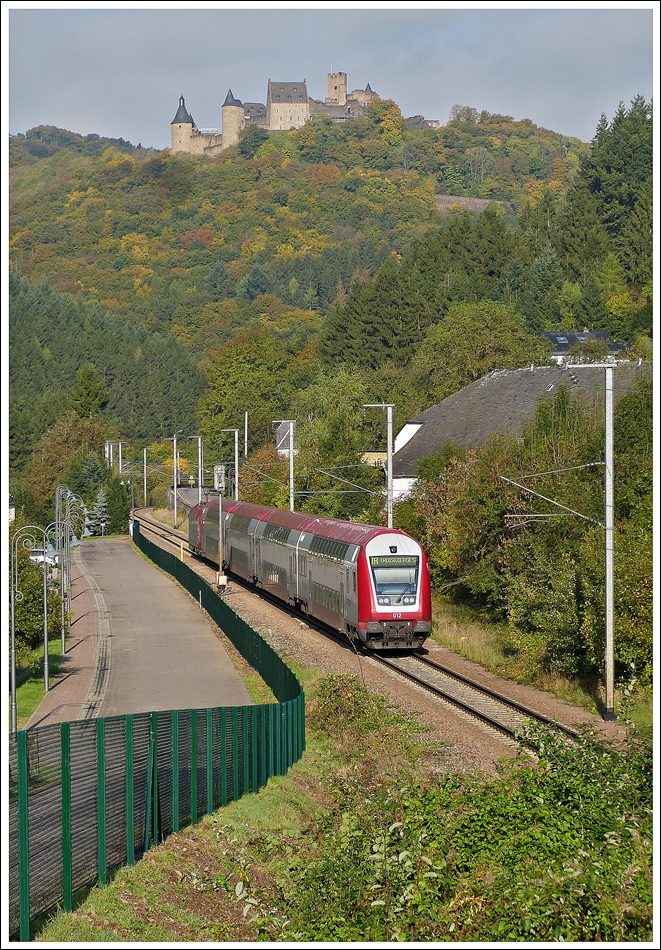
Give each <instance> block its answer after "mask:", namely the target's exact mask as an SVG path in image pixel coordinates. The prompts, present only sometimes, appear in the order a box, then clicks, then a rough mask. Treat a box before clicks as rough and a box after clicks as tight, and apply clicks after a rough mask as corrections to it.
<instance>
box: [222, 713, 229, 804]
mask: <svg viewBox="0 0 661 950" xmlns="http://www.w3.org/2000/svg"><path fill="white" fill-rule="evenodd" d="M220 736H221V740H220V803H221V805H223V806H224V805H226V804H227V710H226V709H225V707H223V708H222V709H221V710H220Z"/></svg>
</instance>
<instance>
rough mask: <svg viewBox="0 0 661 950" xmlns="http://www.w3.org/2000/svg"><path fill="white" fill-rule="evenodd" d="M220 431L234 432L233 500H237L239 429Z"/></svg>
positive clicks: (223, 430)
mask: <svg viewBox="0 0 661 950" xmlns="http://www.w3.org/2000/svg"><path fill="white" fill-rule="evenodd" d="M220 431H221V432H233V433H234V500H235V501H238V500H239V430H238V429H221V430H220Z"/></svg>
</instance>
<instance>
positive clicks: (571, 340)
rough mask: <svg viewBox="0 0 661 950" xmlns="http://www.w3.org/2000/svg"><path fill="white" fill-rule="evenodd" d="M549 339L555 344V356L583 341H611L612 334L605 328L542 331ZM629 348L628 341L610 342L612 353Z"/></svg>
mask: <svg viewBox="0 0 661 950" xmlns="http://www.w3.org/2000/svg"><path fill="white" fill-rule="evenodd" d="M540 335H541V336H545V337H546V339H547V340H550V341H551V343H552V344H553V346H554V350H553V356H564V355H565V353H568V352H569V348H570V347H571V346H577V345H580V344H581V343H589V342H590V341H591V340H606V341H610V336H609V335H608V333H606V331H605V330H583V331H582V332H580V333H565V332H562V333H546V332H545V333H542V334H540ZM628 348H629V344H628V343H617V342H615V341H614V340H613V341H611V342H610V346H609V351H610V352H611V353H621V352H622V351H623V350H627V349H628Z"/></svg>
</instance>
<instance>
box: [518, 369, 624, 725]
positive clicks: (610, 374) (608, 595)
mask: <svg viewBox="0 0 661 950" xmlns="http://www.w3.org/2000/svg"><path fill="white" fill-rule="evenodd" d="M590 365H591V366H592V367H593V368H594V369H597V368H603V370H604V373H605V375H604V461H603V462H588V463H587V464H585V465H576V466H573V468H590V467H591V466H593V465H603V466H604V522H603V524H602V523H601V521H596V520H595V519H594V518H590V517H588V516H587V515H584V514H581V512H580V511H575V510H574V509H573V508H569V507H567V505H561V504H560V503H559V502H557V501H554V500H553V499H552V498H548V497H547V496H546V495H542V494H540V493H539V492H535V491H533V490H532V489H530V488H527V487H526V486H525V485H521V484H520V482H515V481H513V479H511V478H505V476H504V475H501V476H500V478H501V479H502V481H504V482H509V484H510V485H514V486H515V487H516V488H520V489H521V490H522V491H525V492H528V494H530V495H534V496H535V497H537V498H541V499H542V501H546V502H549V503H550V504H552V505H554V506H555V507H556V508H561V509H563V512H567V514H564V513H563V514H555V515H553V514H549V513H544V512H541V513H539V512H538V513H535V514H531V515H505V517H506V518H507V519H513V520H515V521H516V522H517V524H516V525H514V527H517V526H520V525H521V519H522V518H525V519H527V522H530V521H548V519H549V518H553V517H556V518H561V517H565V518H566V517H569V516H575V517H578V518H584V519H585V520H586V521H591V522H592V523H593V524H597V525H599V527H600V528H603V529H604V542H605V543H604V626H605V649H604V681H605V683H604V685H605V691H606V702H605V710H604V715H603V719H604V721H605V722H613V721H614V720H615V636H614V584H615V582H614V573H615V545H614V514H613V508H614V504H613V501H614V471H615V469H614V447H613V446H614V437H613V382H614V373H615V366H614V365H613V364H612V363H596V364H595V363H592V364H590ZM570 470H571V469H559V470H558V471H557V472H537V473H535V474H534V475H521V476H519V477H520V478H521V479H525V478H538V477H540V476H541V475H551V474H560V473H561V472H564V471H570ZM525 523H526V521H523V524H525Z"/></svg>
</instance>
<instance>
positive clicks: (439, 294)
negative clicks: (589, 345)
mask: <svg viewBox="0 0 661 950" xmlns="http://www.w3.org/2000/svg"><path fill="white" fill-rule="evenodd" d="M500 210H501V209H500V208H498V207H497V206H491V208H489V209H487V211H485V212H484V213H483V214H482V215H480V216H479V217H477V219H471V218H470V216H468V215H466V214H464V215H454V216H450V219H449V221H448V222H446V224H445V225H444V226H443V227H442V228H438V229H436V228H434V229H430V232H429V233H428V234H427V236H425V237H424V238H422V239H421V240H419V241H416V242H415V244H414V247H413V250H412V252H411V253H410V254H408V255H406V256H405V258H404V259H403V260H401V261H398V260H397V259H396V258H395V257H390V258H389V259H388V261H386V262H385V263H384V265H383V266H382V267H381V269H380V270H379V272H378V274H377V275H376V276H375V277H374V279H372V280H367V281H357V282H355V283H354V284H353V286H352V288H351V291H350V292H349V294H348V296H347V297H346V298H344V299H342V300H341V301H340V300H338V301H336V303H335V305H334V306H333V307H332V308H331V311H330V313H329V316H328V319H327V320H326V323H325V326H324V329H323V332H322V336H321V341H320V349H319V352H320V355H321V358H322V360H323V361H324V363H326V364H327V365H329V366H334V365H337V364H340V363H349V364H356V363H361V364H362V365H364V364H367V365H369V366H372V367H376V366H378V365H380V364H381V363H383V362H384V361H386V360H393V361H394V362H395V363H398V364H406V363H409V362H410V361H411V359H412V357H413V355H414V349H415V346H416V345H417V344H419V343H420V342H421V341H422V340H423V338H424V335H425V331H426V330H428V329H429V328H431V327H433V326H434V325H437V324H439V323H440V322H442V321H443V320H444V318H445V316H446V314H447V313H448V311H449V309H450V308H451V307H452V305H453V304H459V303H467V302H479V301H482V302H484V301H486V300H491V301H500V302H502V303H505V304H507V305H509V306H512V307H514V308H515V309H516V310H517V312H519V313H521V314H522V315H523V316H524V317H525V318H526V322H527V325H528V329H529V330H531V331H537V332H539V331H542V330H547V331H548V330H550V331H553V330H555V331H561V330H580V329H582V328H583V327H586V328H588V329H590V330H605V331H607V332H608V333H609V334H610V335H611V336H612V337H613V338H614V339H620V340H622V339H624V340H629V341H631V340H633V339H634V338H635V337H636V334H637V331H639V330H649V329H651V325H652V306H651V292H652V283H651V281H652V117H651V107H650V106H648V105H647V104H646V103H645V102H644V100H642V99H636V100H634V102H633V103H632V104H631V107H630V108H629V109H628V110H627V109H625V108H624V107H620V109H619V110H618V112H617V114H616V115H615V117H614V118H613V120H612V122H610V123H609V122H608V121H607V120H606V119H605V118H604V117H602V120H601V122H600V124H599V127H598V129H597V133H596V135H595V138H594V141H593V143H592V149H591V152H590V153H589V154H588V155H585V156H584V157H583V158H582V159H581V162H580V165H579V169H578V172H577V174H576V176H575V177H574V179H573V182H572V185H571V186H570V187H569V188H568V189H567V191H566V193H560V192H559V191H556V190H554V189H553V188H551V187H547V188H545V189H544V190H543V194H542V195H541V196H540V197H539V199H538V200H530V201H528V202H527V203H526V204H525V206H524V207H523V209H522V210H521V212H520V215H519V221H518V226H517V227H516V228H511V227H508V226H506V224H505V223H504V221H503V218H502V215H499V213H498V212H499V211H500ZM448 342H449V343H450V344H451V342H452V341H448ZM444 358H445V359H447V355H446V356H445V357H444ZM432 395H433V394H432V393H430V396H432Z"/></svg>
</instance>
